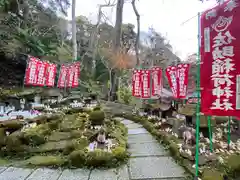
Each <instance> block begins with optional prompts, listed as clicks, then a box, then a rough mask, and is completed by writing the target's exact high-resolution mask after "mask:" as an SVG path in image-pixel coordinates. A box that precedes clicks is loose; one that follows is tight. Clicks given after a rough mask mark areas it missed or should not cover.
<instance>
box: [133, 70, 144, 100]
mask: <svg viewBox="0 0 240 180" xmlns="http://www.w3.org/2000/svg"><path fill="white" fill-rule="evenodd" d="M141 84H142V70H134V71H133V75H132V95H133V96H134V97H138V98H140V97H141V96H142V94H141Z"/></svg>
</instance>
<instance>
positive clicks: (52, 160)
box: [27, 156, 65, 167]
mask: <svg viewBox="0 0 240 180" xmlns="http://www.w3.org/2000/svg"><path fill="white" fill-rule="evenodd" d="M64 163H65V160H64V159H63V158H62V157H60V156H33V157H31V158H29V159H28V160H27V164H28V165H31V166H57V167H59V166H62V165H63V164H64Z"/></svg>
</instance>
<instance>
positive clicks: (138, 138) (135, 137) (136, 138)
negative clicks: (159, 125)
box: [128, 134, 157, 144]
mask: <svg viewBox="0 0 240 180" xmlns="http://www.w3.org/2000/svg"><path fill="white" fill-rule="evenodd" d="M146 142H157V140H156V139H155V138H154V137H153V136H152V135H150V134H131V135H128V143H129V144H132V143H146Z"/></svg>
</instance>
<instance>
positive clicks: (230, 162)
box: [226, 154, 240, 178]
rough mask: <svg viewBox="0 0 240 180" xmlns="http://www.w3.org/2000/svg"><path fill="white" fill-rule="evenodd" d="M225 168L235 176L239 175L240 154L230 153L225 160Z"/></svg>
mask: <svg viewBox="0 0 240 180" xmlns="http://www.w3.org/2000/svg"><path fill="white" fill-rule="evenodd" d="M226 168H227V169H228V173H229V174H230V175H231V176H232V177H234V178H236V177H239V176H240V155H239V154H233V155H230V156H229V157H228V159H227V161H226Z"/></svg>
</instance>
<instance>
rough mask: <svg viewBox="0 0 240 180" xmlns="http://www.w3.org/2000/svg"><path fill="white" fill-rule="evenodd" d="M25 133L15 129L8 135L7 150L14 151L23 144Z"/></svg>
mask: <svg viewBox="0 0 240 180" xmlns="http://www.w3.org/2000/svg"><path fill="white" fill-rule="evenodd" d="M22 138H23V133H22V132H21V131H15V132H14V133H12V134H10V135H9V136H7V137H6V142H5V143H6V148H7V151H12V150H13V151H14V150H15V149H17V148H18V147H20V146H22V145H23V143H22Z"/></svg>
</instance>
